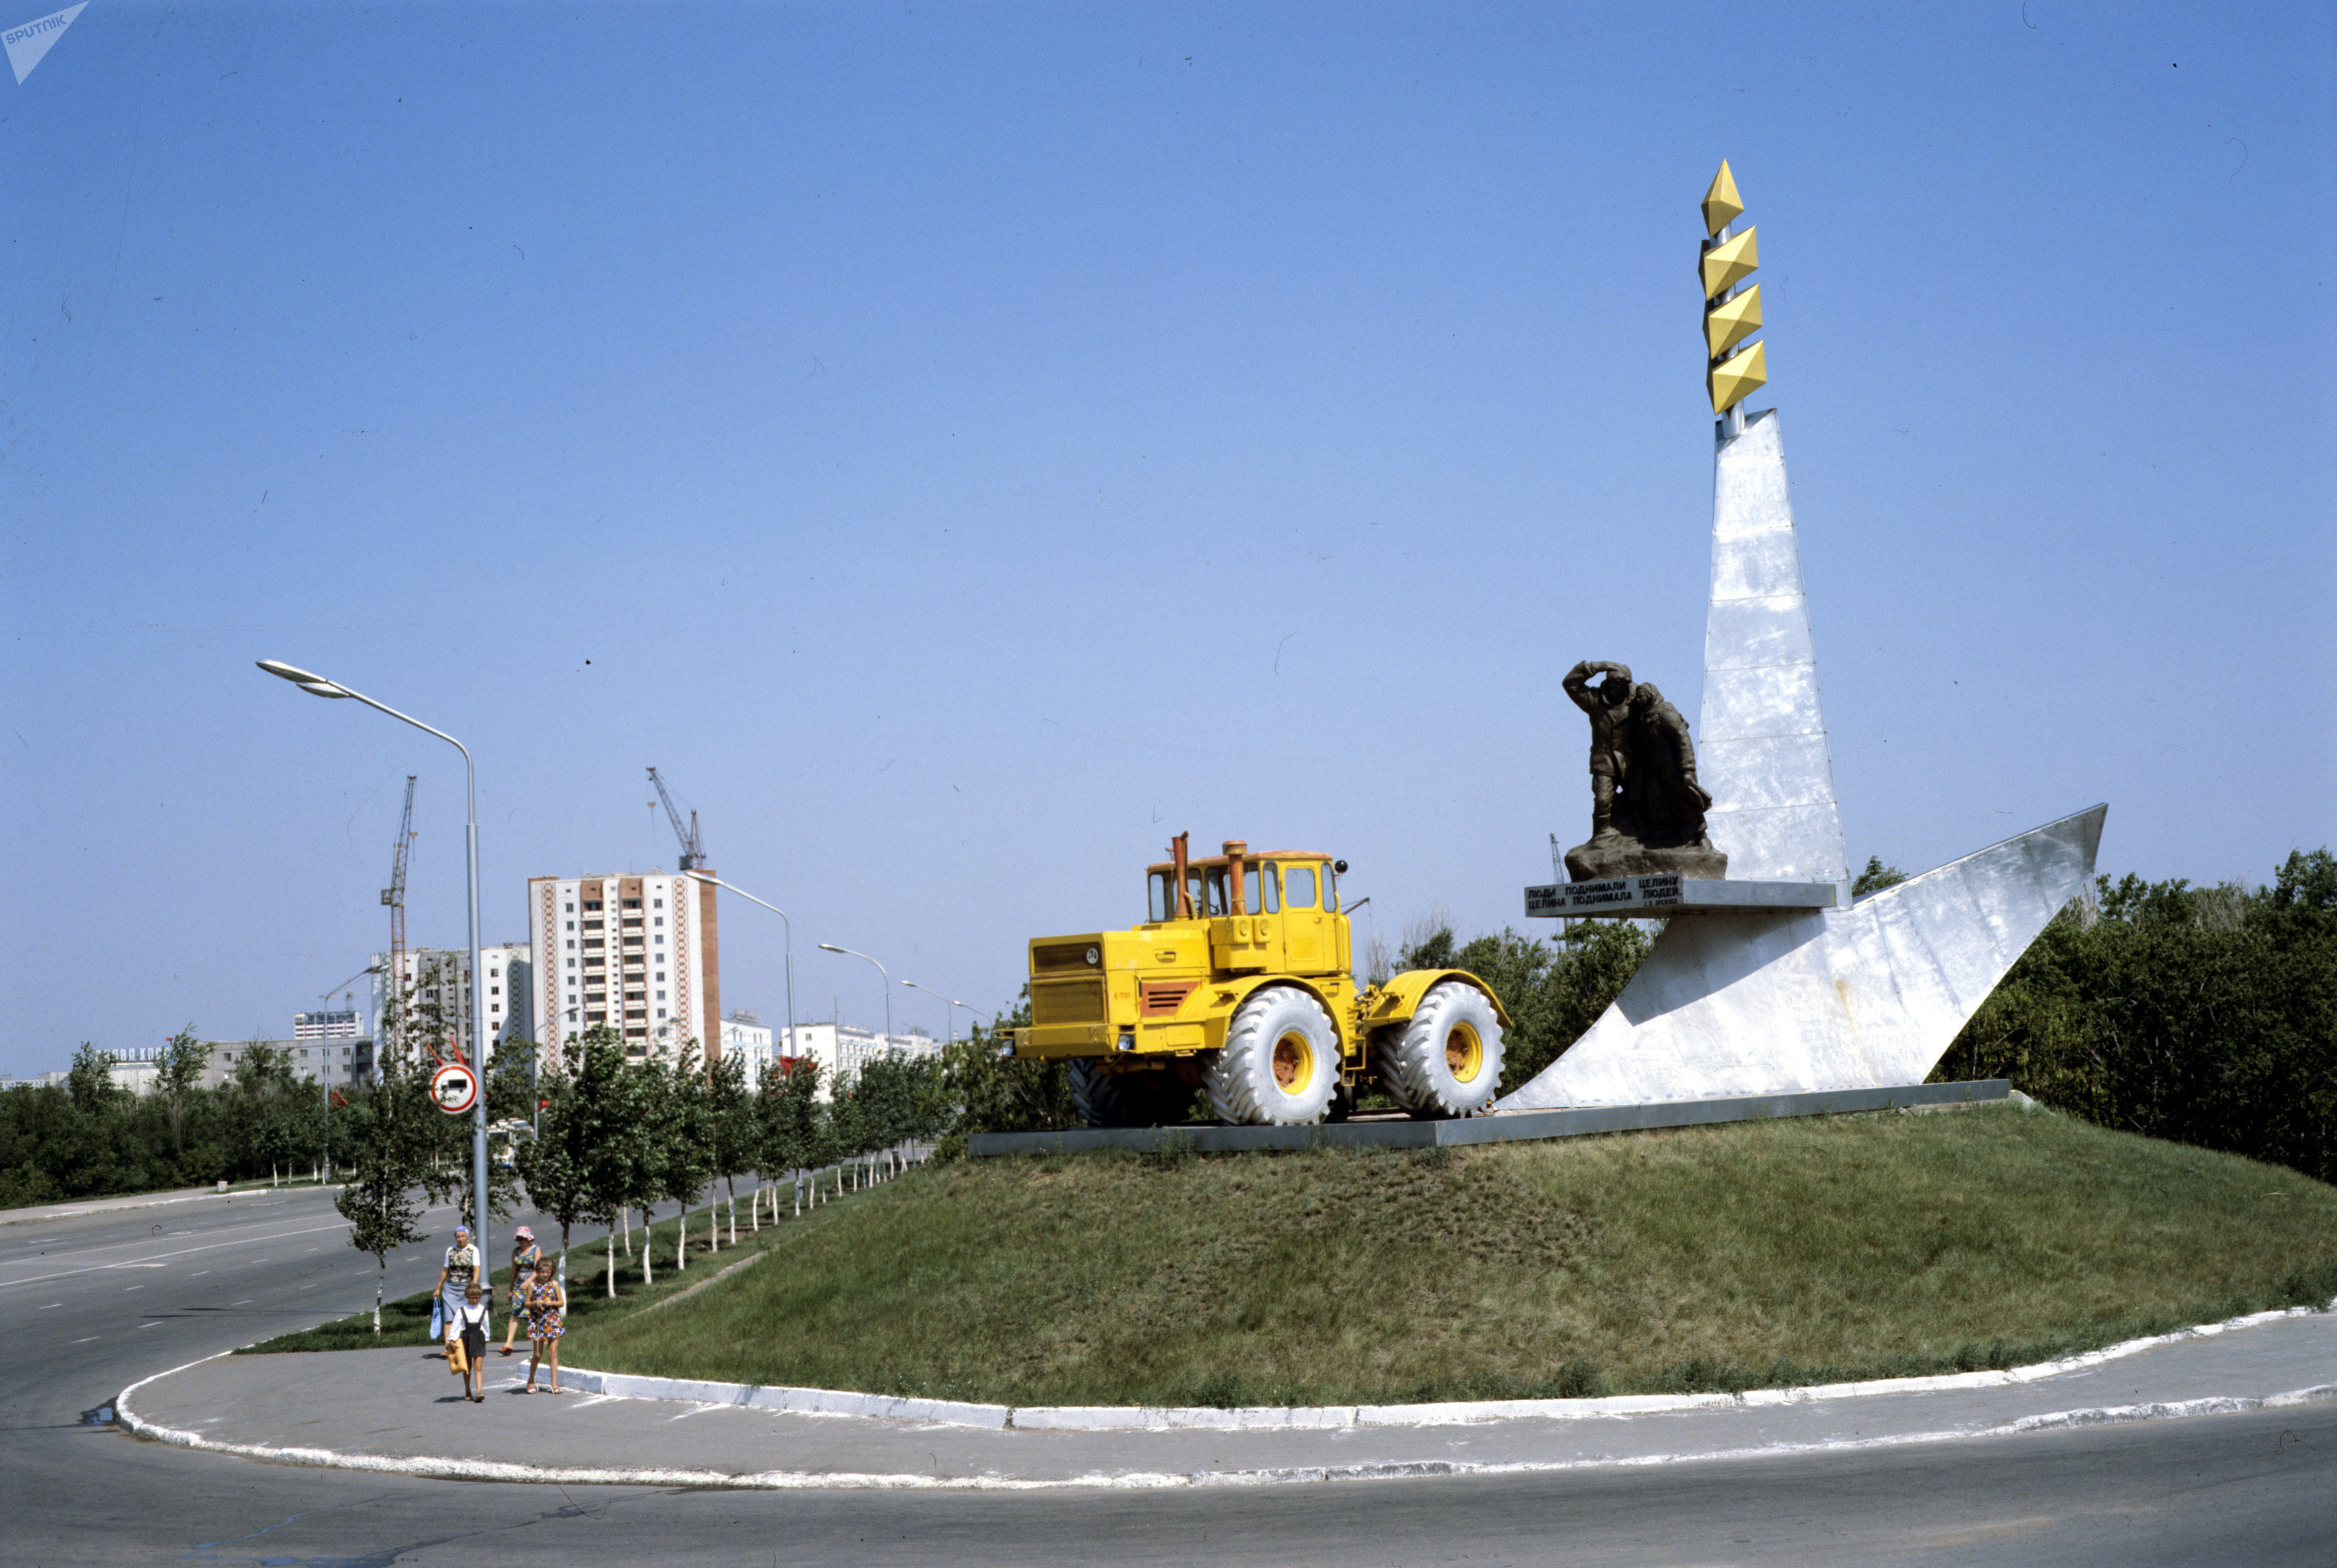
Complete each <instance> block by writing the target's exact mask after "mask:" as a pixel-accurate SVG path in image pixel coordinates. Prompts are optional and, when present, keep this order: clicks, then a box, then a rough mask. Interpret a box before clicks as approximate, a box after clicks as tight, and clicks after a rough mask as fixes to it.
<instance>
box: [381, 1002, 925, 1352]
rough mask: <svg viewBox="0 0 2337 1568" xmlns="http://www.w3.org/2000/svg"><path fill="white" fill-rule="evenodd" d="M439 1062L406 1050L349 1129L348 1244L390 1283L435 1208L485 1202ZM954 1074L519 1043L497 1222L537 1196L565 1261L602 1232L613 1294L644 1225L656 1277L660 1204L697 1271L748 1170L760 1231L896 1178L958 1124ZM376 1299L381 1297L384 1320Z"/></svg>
mask: <svg viewBox="0 0 2337 1568" xmlns="http://www.w3.org/2000/svg"><path fill="white" fill-rule="evenodd" d="M434 1064H435V1063H429V1062H427V1061H425V1060H420V1059H417V1054H416V1053H415V1052H413V1051H411V1050H406V1049H399V1048H396V1047H393V1048H391V1049H389V1050H387V1051H386V1052H385V1053H384V1054H383V1059H382V1063H381V1067H380V1070H379V1072H378V1073H377V1075H376V1080H375V1082H374V1083H372V1084H371V1085H370V1086H369V1087H368V1088H367V1090H366V1091H365V1093H363V1094H362V1095H359V1096H357V1097H355V1098H354V1099H353V1100H352V1102H351V1103H350V1105H349V1107H348V1110H347V1116H346V1125H345V1127H344V1129H343V1137H344V1140H345V1142H344V1145H343V1158H344V1160H345V1161H347V1165H348V1167H349V1169H348V1172H347V1181H346V1184H345V1185H344V1186H343V1188H342V1190H341V1191H340V1193H339V1194H338V1195H337V1197H336V1199H335V1204H336V1206H337V1208H338V1209H339V1210H340V1211H341V1213H342V1214H343V1215H344V1216H346V1217H347V1219H348V1220H349V1221H350V1224H351V1227H352V1229H351V1233H350V1238H349V1240H350V1244H351V1245H352V1246H354V1247H356V1248H357V1249H358V1250H361V1251H365V1252H369V1253H371V1254H372V1255H373V1256H374V1258H375V1259H376V1264H377V1265H378V1267H379V1269H380V1270H381V1273H382V1275H383V1276H384V1277H386V1271H387V1265H388V1258H389V1255H390V1254H391V1253H392V1252H394V1251H396V1250H398V1249H400V1248H402V1247H406V1246H410V1245H412V1244H414V1243H415V1242H416V1241H419V1240H423V1239H424V1234H423V1231H422V1230H421V1218H422V1214H423V1212H424V1210H425V1207H427V1206H428V1205H432V1204H437V1203H444V1202H447V1201H455V1202H456V1203H458V1204H461V1205H463V1206H464V1209H465V1210H466V1211H467V1210H468V1209H469V1207H470V1205H471V1195H470V1174H469V1169H468V1160H469V1151H470V1139H471V1126H470V1122H469V1119H468V1118H466V1117H454V1116H449V1115H446V1114H445V1112H442V1111H440V1110H439V1109H438V1107H437V1105H436V1104H435V1102H434V1101H433V1100H432V1098H431V1095H430V1086H429V1076H430V1069H431V1067H432V1066H433V1065H434ZM942 1084H943V1076H942V1069H941V1064H940V1063H937V1062H934V1061H932V1060H930V1059H921V1058H913V1057H909V1056H906V1055H902V1054H893V1055H887V1056H883V1057H879V1058H877V1059H875V1060H874V1061H871V1062H869V1063H865V1064H864V1065H863V1067H862V1068H861V1070H860V1072H859V1073H857V1074H856V1076H854V1077H851V1078H847V1079H844V1080H842V1081H840V1082H837V1083H834V1084H832V1085H829V1086H828V1088H829V1090H830V1093H828V1094H827V1096H826V1098H825V1099H823V1098H822V1096H821V1089H822V1077H821V1073H820V1070H819V1067H818V1065H817V1064H816V1063H810V1062H797V1063H791V1064H784V1065H783V1064H777V1063H775V1064H773V1065H772V1066H771V1067H770V1068H769V1069H768V1070H767V1071H766V1072H765V1073H764V1075H763V1078H762V1081H761V1082H760V1083H756V1084H752V1085H750V1084H748V1082H747V1078H746V1067H745V1063H743V1061H742V1060H741V1059H740V1058H738V1057H737V1056H727V1055H719V1054H718V1055H716V1056H715V1057H714V1059H713V1060H711V1061H710V1062H709V1061H708V1060H707V1059H706V1058H705V1057H704V1056H703V1055H702V1054H700V1051H699V1046H698V1044H697V1042H696V1041H691V1042H689V1043H688V1044H686V1045H685V1046H684V1047H683V1048H682V1049H681V1050H680V1052H678V1053H676V1054H672V1055H670V1056H661V1055H658V1054H648V1055H643V1056H634V1055H631V1054H629V1053H628V1052H627V1051H626V1049H625V1044H624V1042H623V1040H622V1039H621V1037H620V1036H619V1034H617V1032H616V1031H615V1030H613V1029H611V1028H608V1027H606V1026H605V1025H603V1026H596V1027H594V1028H592V1029H591V1030H588V1031H586V1032H585V1033H584V1034H581V1035H572V1036H570V1037H569V1039H568V1040H567V1041H566V1042H565V1043H564V1044H562V1045H559V1046H556V1047H552V1048H549V1049H545V1050H543V1051H542V1052H541V1054H538V1053H537V1052H536V1051H535V1050H534V1049H533V1048H531V1047H528V1046H526V1045H525V1044H521V1045H520V1046H519V1047H518V1048H516V1049H513V1048H506V1049H505V1050H504V1052H503V1053H501V1054H499V1055H498V1056H497V1058H496V1061H495V1063H494V1069H493V1071H491V1072H490V1073H488V1075H487V1079H486V1091H487V1112H488V1120H489V1124H490V1127H491V1130H492V1131H493V1132H494V1135H495V1136H494V1148H495V1151H496V1152H495V1157H494V1159H492V1160H491V1161H490V1162H489V1181H488V1192H487V1218H488V1224H489V1226H490V1227H493V1226H494V1223H495V1222H496V1221H499V1220H504V1219H506V1218H508V1217H509V1216H510V1215H511V1214H512V1213H513V1212H515V1211H516V1210H518V1209H519V1208H520V1207H521V1206H522V1204H523V1203H524V1204H525V1206H526V1207H528V1208H531V1209H533V1210H535V1211H537V1212H539V1213H542V1214H543V1215H544V1216H546V1217H547V1218H548V1219H550V1220H552V1221H553V1222H554V1223H555V1224H557V1225H558V1226H559V1227H560V1247H559V1251H560V1255H561V1257H562V1259H563V1265H564V1259H566V1256H567V1254H568V1251H569V1249H570V1244H571V1241H572V1233H573V1231H574V1230H576V1229H577V1228H578V1227H580V1226H598V1227H606V1228H607V1231H608V1235H607V1239H606V1240H605V1242H604V1244H603V1245H604V1248H605V1258H606V1269H605V1289H606V1291H607V1292H608V1294H610V1295H612V1296H613V1295H614V1294H615V1293H616V1285H617V1268H618V1256H619V1250H620V1248H621V1249H622V1250H623V1252H624V1255H625V1256H626V1257H628V1258H631V1257H633V1256H634V1250H633V1245H632V1223H633V1219H634V1217H635V1216H636V1215H638V1216H639V1217H640V1223H641V1228H642V1237H641V1246H640V1252H639V1261H640V1269H641V1271H642V1276H643V1278H644V1279H648V1280H654V1279H655V1278H656V1269H657V1267H658V1265H657V1261H656V1259H654V1258H653V1257H652V1256H651V1255H650V1229H649V1228H650V1225H651V1224H652V1223H653V1222H654V1221H655V1220H656V1219H657V1217H658V1210H659V1209H660V1207H661V1206H665V1205H671V1206H672V1208H673V1209H674V1210H675V1211H676V1212H677V1213H678V1214H679V1215H680V1221H681V1223H680V1227H679V1230H678V1232H677V1235H676V1238H675V1243H674V1250H673V1253H672V1259H673V1266H674V1267H675V1268H676V1269H687V1268H688V1266H689V1245H690V1240H691V1232H690V1228H689V1215H690V1211H691V1210H693V1209H697V1208H700V1207H706V1208H708V1209H709V1214H708V1218H707V1220H706V1222H705V1225H706V1228H705V1229H704V1230H702V1231H701V1232H700V1233H699V1245H701V1246H703V1247H709V1248H712V1249H714V1250H719V1249H720V1247H721V1246H722V1245H723V1239H722V1222H721V1220H720V1219H719V1206H720V1204H721V1202H722V1201H723V1200H724V1199H725V1198H727V1200H728V1226H729V1233H730V1240H731V1241H732V1242H733V1243H735V1242H736V1240H737V1239H738V1197H739V1191H738V1184H739V1180H740V1178H742V1177H745V1178H748V1191H747V1196H748V1226H749V1227H750V1228H757V1227H758V1226H759V1224H760V1222H761V1214H762V1210H763V1205H764V1203H765V1202H766V1201H770V1202H771V1203H773V1204H774V1207H773V1209H772V1210H771V1212H772V1213H773V1215H774V1217H776V1214H777V1209H776V1203H777V1189H776V1185H775V1182H774V1181H773V1178H777V1179H778V1180H779V1181H784V1182H786V1183H787V1185H789V1186H791V1187H792V1188H793V1190H794V1191H795V1201H796V1203H797V1206H798V1207H800V1205H801V1204H802V1202H803V1201H805V1200H806V1198H807V1196H808V1197H810V1198H811V1199H812V1201H816V1192H817V1190H816V1187H813V1186H812V1185H811V1184H810V1178H811V1177H812V1175H813V1174H814V1173H815V1172H818V1171H835V1172H836V1177H837V1180H838V1181H842V1180H844V1179H845V1177H844V1173H843V1168H845V1167H847V1166H854V1167H857V1166H863V1165H865V1166H869V1167H872V1168H874V1167H882V1168H885V1169H893V1168H896V1167H897V1163H898V1161H900V1159H901V1158H902V1155H901V1151H902V1148H903V1146H904V1145H905V1144H908V1143H911V1142H914V1141H918V1140H926V1139H931V1138H934V1137H936V1136H938V1135H939V1134H940V1133H942V1132H944V1131H946V1129H947V1128H948V1125H949V1123H950V1122H951V1120H952V1116H951V1111H950V1107H949V1105H948V1103H947V1101H946V1099H945V1096H944V1092H943V1087H942ZM378 1298H379V1289H378V1285H377V1288H376V1311H377V1309H378Z"/></svg>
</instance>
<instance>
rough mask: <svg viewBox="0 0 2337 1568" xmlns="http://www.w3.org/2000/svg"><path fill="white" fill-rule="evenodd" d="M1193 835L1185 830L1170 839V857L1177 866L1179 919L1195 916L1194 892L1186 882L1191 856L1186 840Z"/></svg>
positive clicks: (1188, 918)
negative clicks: (1187, 866)
mask: <svg viewBox="0 0 2337 1568" xmlns="http://www.w3.org/2000/svg"><path fill="white" fill-rule="evenodd" d="M1192 836H1193V835H1192V834H1191V833H1190V832H1184V833H1179V834H1178V835H1177V837H1175V838H1171V839H1170V840H1168V858H1169V859H1171V860H1173V861H1174V862H1176V866H1177V871H1176V877H1177V918H1178V919H1179V920H1190V919H1191V918H1192V917H1193V893H1192V889H1191V888H1190V887H1187V886H1186V883H1185V877H1186V865H1187V862H1188V859H1189V858H1190V851H1188V849H1187V848H1185V841H1186V840H1187V839H1188V838H1192Z"/></svg>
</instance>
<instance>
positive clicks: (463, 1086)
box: [430, 1062, 479, 1116]
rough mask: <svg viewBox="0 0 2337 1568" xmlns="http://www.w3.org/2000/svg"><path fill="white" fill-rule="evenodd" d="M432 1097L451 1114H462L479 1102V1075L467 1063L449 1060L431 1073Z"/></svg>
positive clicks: (439, 1106)
mask: <svg viewBox="0 0 2337 1568" xmlns="http://www.w3.org/2000/svg"><path fill="white" fill-rule="evenodd" d="M430 1098H431V1099H433V1100H435V1101H436V1102H437V1103H438V1109H439V1110H441V1111H444V1112H446V1114H447V1115H449V1116H460V1115H462V1114H464V1112H467V1111H469V1110H470V1108H471V1107H472V1106H474V1105H475V1104H477V1103H479V1080H478V1075H477V1074H476V1073H473V1072H472V1071H471V1069H470V1066H469V1064H468V1063H462V1062H449V1063H446V1064H445V1066H443V1067H441V1068H439V1069H438V1071H436V1072H435V1073H432V1074H430Z"/></svg>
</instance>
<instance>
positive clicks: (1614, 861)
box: [1562, 659, 1728, 882]
mask: <svg viewBox="0 0 2337 1568" xmlns="http://www.w3.org/2000/svg"><path fill="white" fill-rule="evenodd" d="M1602 672H1603V673H1604V674H1605V675H1606V677H1607V679H1606V680H1604V681H1600V682H1599V685H1598V686H1597V687H1596V688H1593V687H1592V686H1591V684H1590V678H1591V677H1592V676H1593V675H1597V674H1600V673H1602ZM1562 684H1563V685H1564V686H1565V688H1566V694H1567V695H1568V696H1569V697H1570V698H1572V699H1573V700H1574V705H1575V706H1576V707H1578V708H1579V709H1581V710H1582V711H1583V712H1585V713H1586V714H1588V715H1589V718H1590V841H1589V843H1587V844H1579V845H1577V846H1575V847H1574V848H1571V849H1569V850H1568V851H1567V852H1566V874H1567V875H1568V876H1569V877H1572V878H1573V879H1574V880H1575V881H1577V882H1593V881H1599V880H1601V879H1603V878H1608V877H1637V876H1650V875H1653V876H1661V875H1664V874H1666V873H1669V874H1671V875H1674V876H1679V877H1726V875H1728V857H1727V856H1726V855H1724V854H1722V853H1721V852H1720V851H1719V850H1717V849H1715V848H1713V847H1712V840H1711V839H1710V838H1706V836H1705V831H1704V814H1705V812H1706V810H1707V809H1710V807H1711V805H1712V797H1711V795H1709V794H1708V793H1706V790H1705V788H1704V786H1703V785H1701V784H1698V783H1697V781H1696V745H1695V742H1694V741H1692V740H1689V738H1688V732H1687V720H1685V719H1683V718H1681V717H1680V711H1679V710H1678V709H1677V708H1675V707H1673V706H1672V705H1671V704H1670V703H1668V702H1667V701H1664V694H1663V693H1662V692H1660V691H1657V690H1656V689H1655V688H1654V687H1653V686H1640V685H1634V684H1633V683H1632V681H1631V667H1630V666H1629V665H1628V664H1617V663H1614V662H1611V661H1609V660H1604V659H1601V660H1595V661H1594V660H1589V659H1585V660H1584V661H1583V662H1581V663H1579V664H1577V665H1576V666H1575V667H1574V668H1573V669H1571V670H1569V671H1567V674H1566V679H1565V681H1563V682H1562Z"/></svg>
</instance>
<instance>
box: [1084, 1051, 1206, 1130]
mask: <svg viewBox="0 0 2337 1568" xmlns="http://www.w3.org/2000/svg"><path fill="white" fill-rule="evenodd" d="M1067 1076H1068V1078H1069V1079H1070V1084H1071V1108H1072V1109H1073V1110H1075V1111H1077V1112H1079V1113H1080V1121H1082V1122H1086V1123H1087V1124H1088V1125H1089V1126H1090V1127H1155V1126H1174V1125H1176V1124H1177V1123H1178V1122H1183V1121H1184V1120H1185V1116H1186V1113H1187V1112H1188V1111H1190V1110H1191V1109H1192V1105H1193V1091H1192V1089H1191V1088H1190V1087H1188V1085H1186V1084H1183V1083H1178V1081H1177V1078H1176V1075H1175V1074H1173V1073H1168V1072H1167V1071H1166V1070H1144V1071H1139V1072H1134V1073H1111V1072H1107V1071H1106V1070H1105V1068H1104V1065H1103V1063H1102V1061H1101V1060H1100V1058H1098V1057H1094V1056H1074V1057H1073V1058H1071V1063H1069V1071H1068V1073H1067Z"/></svg>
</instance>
